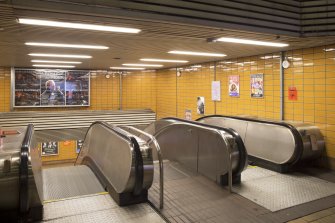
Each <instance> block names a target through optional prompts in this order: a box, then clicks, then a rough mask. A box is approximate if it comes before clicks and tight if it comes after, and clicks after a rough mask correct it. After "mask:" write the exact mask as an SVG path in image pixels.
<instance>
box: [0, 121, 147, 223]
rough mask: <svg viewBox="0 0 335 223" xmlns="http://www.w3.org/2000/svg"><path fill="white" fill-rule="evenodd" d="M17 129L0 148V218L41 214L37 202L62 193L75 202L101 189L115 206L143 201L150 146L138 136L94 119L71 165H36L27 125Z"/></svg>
mask: <svg viewBox="0 0 335 223" xmlns="http://www.w3.org/2000/svg"><path fill="white" fill-rule="evenodd" d="M18 132H19V134H16V135H12V136H6V137H5V139H4V140H3V141H4V143H3V146H2V147H1V151H0V161H1V162H0V167H1V169H2V170H3V171H2V172H1V175H0V194H1V196H0V217H1V219H2V220H4V221H6V222H16V221H18V220H21V221H36V220H41V219H42V218H43V204H50V203H51V202H59V201H62V200H68V199H74V201H75V200H76V199H77V202H79V203H80V198H81V197H85V196H88V195H94V194H96V195H99V194H102V195H103V194H104V193H106V192H105V191H107V192H108V193H109V194H110V195H111V197H112V198H113V199H114V201H115V202H116V203H117V204H118V205H120V206H123V205H128V204H136V203H141V202H146V201H147V194H148V192H147V191H148V189H149V188H150V186H151V184H152V181H153V159H152V152H151V147H150V146H148V145H147V144H146V142H145V141H143V140H141V139H140V138H138V137H136V136H134V135H132V134H130V133H128V132H126V131H124V130H122V129H120V128H118V127H115V126H112V125H109V124H107V123H104V122H95V123H93V124H92V125H91V126H90V128H89V129H88V131H87V134H86V137H85V140H84V145H83V148H82V150H81V151H80V153H79V155H78V158H77V160H76V163H75V166H69V167H55V168H50V169H42V165H41V151H40V148H39V146H38V145H37V143H35V142H34V137H33V134H34V128H33V125H29V126H28V127H26V128H19V129H18ZM78 198H79V200H78ZM79 203H78V204H79ZM44 217H45V216H44Z"/></svg>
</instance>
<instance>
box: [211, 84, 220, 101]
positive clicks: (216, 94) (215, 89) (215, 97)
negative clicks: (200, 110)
mask: <svg viewBox="0 0 335 223" xmlns="http://www.w3.org/2000/svg"><path fill="white" fill-rule="evenodd" d="M212 101H221V83H220V81H212Z"/></svg>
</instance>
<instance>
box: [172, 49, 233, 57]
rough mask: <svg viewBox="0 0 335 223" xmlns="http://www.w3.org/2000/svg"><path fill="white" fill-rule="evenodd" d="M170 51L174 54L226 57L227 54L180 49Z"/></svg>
mask: <svg viewBox="0 0 335 223" xmlns="http://www.w3.org/2000/svg"><path fill="white" fill-rule="evenodd" d="M168 53H173V54H184V55H191V56H207V57H225V56H227V55H226V54H222V53H204V52H193V51H179V50H172V51H169V52H168Z"/></svg>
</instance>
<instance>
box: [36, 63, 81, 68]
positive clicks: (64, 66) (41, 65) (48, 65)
mask: <svg viewBox="0 0 335 223" xmlns="http://www.w3.org/2000/svg"><path fill="white" fill-rule="evenodd" d="M33 67H50V68H51V67H54V68H56V67H58V68H74V67H75V66H73V65H56V64H33Z"/></svg>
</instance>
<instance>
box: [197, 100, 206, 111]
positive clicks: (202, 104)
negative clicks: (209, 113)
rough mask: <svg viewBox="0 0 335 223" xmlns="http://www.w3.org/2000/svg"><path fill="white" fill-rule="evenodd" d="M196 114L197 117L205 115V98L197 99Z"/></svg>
mask: <svg viewBox="0 0 335 223" xmlns="http://www.w3.org/2000/svg"><path fill="white" fill-rule="evenodd" d="M197 113H198V114H199V115H203V114H205V97H201V96H199V97H197Z"/></svg>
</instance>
